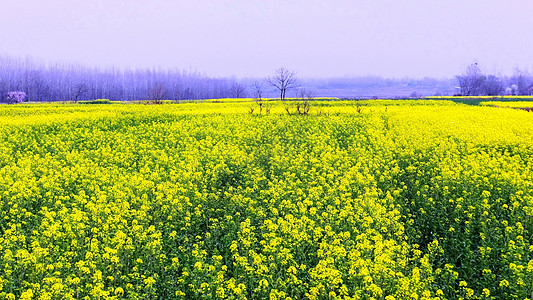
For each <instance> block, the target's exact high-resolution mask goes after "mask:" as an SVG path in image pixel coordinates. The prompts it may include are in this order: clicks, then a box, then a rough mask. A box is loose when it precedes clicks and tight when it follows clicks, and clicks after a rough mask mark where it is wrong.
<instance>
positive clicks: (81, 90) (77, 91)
mask: <svg viewBox="0 0 533 300" xmlns="http://www.w3.org/2000/svg"><path fill="white" fill-rule="evenodd" d="M88 91H89V87H88V86H87V85H86V84H85V83H78V84H76V85H75V86H74V100H75V101H76V102H77V101H78V100H80V97H81V96H82V95H83V94H85V93H87V92H88Z"/></svg>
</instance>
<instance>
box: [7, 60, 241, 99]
mask: <svg viewBox="0 0 533 300" xmlns="http://www.w3.org/2000/svg"><path fill="white" fill-rule="evenodd" d="M15 91H16V92H23V93H25V101H77V100H85V99H103V98H105V99H110V100H147V99H148V100H161V99H169V100H182V99H208V98H229V97H232V98H241V97H245V96H246V88H245V86H244V85H243V84H241V83H240V82H238V81H237V80H235V79H231V78H210V77H207V76H205V75H202V74H200V73H197V72H185V71H180V70H176V69H174V70H164V69H119V68H113V67H111V68H106V69H101V68H89V67H86V66H82V65H74V64H45V63H40V62H36V61H35V60H32V59H19V58H13V57H9V56H0V102H3V103H5V102H9V101H12V99H13V93H12V92H15ZM10 93H11V94H10ZM10 95H11V96H10Z"/></svg>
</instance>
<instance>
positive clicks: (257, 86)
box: [252, 81, 263, 101]
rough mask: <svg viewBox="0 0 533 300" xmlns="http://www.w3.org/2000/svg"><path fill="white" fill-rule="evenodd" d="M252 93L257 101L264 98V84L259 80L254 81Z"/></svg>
mask: <svg viewBox="0 0 533 300" xmlns="http://www.w3.org/2000/svg"><path fill="white" fill-rule="evenodd" d="M252 93H253V97H254V99H255V100H256V101H261V100H263V84H262V83H261V82H259V81H254V83H252Z"/></svg>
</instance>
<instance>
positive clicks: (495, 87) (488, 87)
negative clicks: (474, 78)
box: [484, 75, 503, 96]
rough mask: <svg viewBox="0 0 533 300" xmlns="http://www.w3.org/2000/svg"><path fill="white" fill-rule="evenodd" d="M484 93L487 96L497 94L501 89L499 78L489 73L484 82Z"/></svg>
mask: <svg viewBox="0 0 533 300" xmlns="http://www.w3.org/2000/svg"><path fill="white" fill-rule="evenodd" d="M484 89H485V94H486V95H488V96H498V95H500V94H501V93H502V91H503V85H502V81H501V79H500V78H498V77H496V76H494V75H489V76H487V79H486V80H485V84H484Z"/></svg>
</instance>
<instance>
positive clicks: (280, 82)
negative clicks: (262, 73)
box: [268, 67, 296, 100]
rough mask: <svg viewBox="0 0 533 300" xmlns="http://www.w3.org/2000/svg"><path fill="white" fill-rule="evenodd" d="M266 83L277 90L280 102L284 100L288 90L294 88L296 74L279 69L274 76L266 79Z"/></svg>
mask: <svg viewBox="0 0 533 300" xmlns="http://www.w3.org/2000/svg"><path fill="white" fill-rule="evenodd" d="M268 82H269V83H270V84H271V85H272V86H273V87H275V88H276V89H278V90H279V93H280V96H279V98H280V99H281V100H285V95H286V94H287V91H288V90H291V89H293V88H295V87H296V72H294V71H289V70H287V69H285V68H283V67H282V68H279V69H277V70H276V72H275V74H274V75H273V76H271V77H269V78H268Z"/></svg>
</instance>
